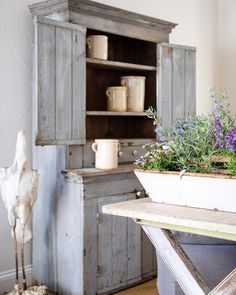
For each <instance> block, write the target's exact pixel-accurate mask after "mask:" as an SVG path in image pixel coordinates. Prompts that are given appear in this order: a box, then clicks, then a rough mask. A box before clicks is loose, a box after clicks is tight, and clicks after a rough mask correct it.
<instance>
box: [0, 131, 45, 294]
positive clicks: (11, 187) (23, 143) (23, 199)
mask: <svg viewBox="0 0 236 295" xmlns="http://www.w3.org/2000/svg"><path fill="white" fill-rule="evenodd" d="M38 181H39V174H38V172H37V171H35V170H32V169H31V166H30V164H29V160H28V151H27V140H26V133H25V131H19V132H18V134H17V142H16V151H15V159H14V162H13V164H12V166H11V167H9V168H0V190H1V194H2V198H3V202H4V204H5V206H6V209H7V211H8V219H9V223H10V225H11V228H12V237H13V239H14V250H15V265H16V282H15V287H14V291H12V292H10V293H9V294H12V295H13V294H14V295H18V294H46V287H45V286H40V287H36V286H35V287H31V288H29V289H28V290H27V283H26V275H25V262H24V245H25V243H27V242H28V241H29V240H30V239H31V238H32V234H31V225H30V222H31V221H30V215H31V211H32V207H33V205H34V203H35V201H36V199H37V193H38ZM17 242H19V243H21V263H22V276H23V280H22V283H23V290H19V275H18V247H17Z"/></svg>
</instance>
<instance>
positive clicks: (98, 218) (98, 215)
mask: <svg viewBox="0 0 236 295" xmlns="http://www.w3.org/2000/svg"><path fill="white" fill-rule="evenodd" d="M99 223H100V214H99V213H97V224H99Z"/></svg>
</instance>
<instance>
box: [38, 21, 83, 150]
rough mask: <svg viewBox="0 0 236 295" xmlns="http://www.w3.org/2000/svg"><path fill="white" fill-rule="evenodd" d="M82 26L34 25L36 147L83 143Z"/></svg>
mask: <svg viewBox="0 0 236 295" xmlns="http://www.w3.org/2000/svg"><path fill="white" fill-rule="evenodd" d="M85 33H86V30H85V28H84V27H81V26H77V25H73V24H69V23H63V22H60V21H54V20H49V19H45V18H42V19H39V20H38V23H37V61H36V63H37V78H38V79H37V80H38V87H37V90H38V91H37V97H36V101H35V104H36V106H35V109H36V114H35V116H36V120H35V121H36V126H35V128H36V137H37V138H36V144H38V145H49V144H83V143H85V66H86V64H85V62H86V58H85Z"/></svg>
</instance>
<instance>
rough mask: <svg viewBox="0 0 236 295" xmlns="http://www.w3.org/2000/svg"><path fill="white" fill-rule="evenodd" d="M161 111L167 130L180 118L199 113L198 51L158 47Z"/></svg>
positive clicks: (160, 45)
mask: <svg viewBox="0 0 236 295" xmlns="http://www.w3.org/2000/svg"><path fill="white" fill-rule="evenodd" d="M157 61H158V95H157V109H158V112H159V114H160V116H161V118H162V125H163V126H164V127H170V126H172V125H173V124H174V123H175V121H176V119H177V118H178V117H184V116H185V115H186V114H188V113H191V114H195V113H196V48H194V47H188V46H182V45H173V44H169V43H160V44H158V45H157Z"/></svg>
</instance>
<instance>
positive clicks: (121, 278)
mask: <svg viewBox="0 0 236 295" xmlns="http://www.w3.org/2000/svg"><path fill="white" fill-rule="evenodd" d="M126 200H127V198H126V196H125V195H124V196H112V197H105V198H101V199H100V200H98V214H99V222H98V269H99V275H98V290H106V289H109V287H112V286H115V285H120V284H121V283H122V282H125V281H126V277H127V261H126V258H127V253H126V232H127V231H126V227H127V219H126V218H123V217H117V216H112V215H106V214H102V213H101V212H102V211H101V208H102V206H103V205H106V204H111V203H115V202H122V201H126Z"/></svg>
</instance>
